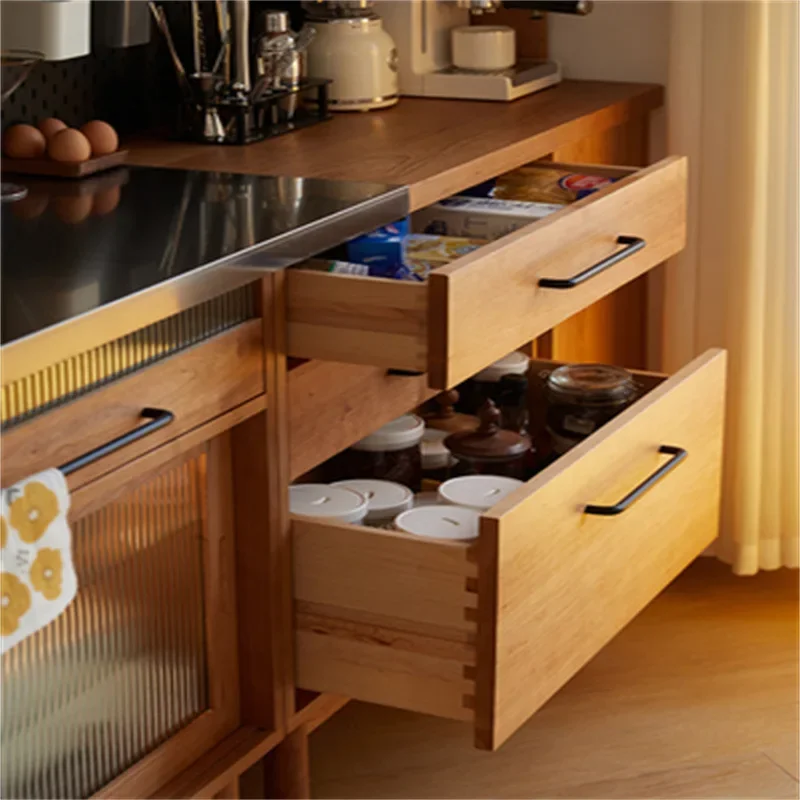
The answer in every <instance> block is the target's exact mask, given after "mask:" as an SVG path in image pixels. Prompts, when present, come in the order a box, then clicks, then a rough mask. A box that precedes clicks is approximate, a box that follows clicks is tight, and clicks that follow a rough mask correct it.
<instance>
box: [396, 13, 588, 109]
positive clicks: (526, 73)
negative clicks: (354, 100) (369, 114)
mask: <svg viewBox="0 0 800 800" xmlns="http://www.w3.org/2000/svg"><path fill="white" fill-rule="evenodd" d="M501 5H502V6H503V7H505V8H526V9H528V10H530V11H531V12H532V13H534V14H536V13H541V12H542V11H556V12H561V13H571V14H587V13H589V11H591V7H592V3H591V2H588V0H543V1H542V2H536V0H530V1H529V2H526V0H518V1H517V2H514V0H505V1H504V2H502V3H501V2H500V0H384V2H381V3H380V11H381V17H382V18H383V23H384V27H385V29H386V31H387V33H389V34H390V35H391V37H392V38H393V39H394V42H395V44H396V46H397V52H398V83H399V89H400V94H401V95H412V96H419V97H446V98H460V99H465V100H504V101H508V100H516V99H517V98H518V97H522V96H524V95H527V94H531V93H532V92H538V91H539V90H541V89H545V88H547V87H548V86H553V85H554V84H556V83H559V82H560V80H561V68H560V66H559V64H558V63H557V62H555V61H534V60H525V59H517V58H516V44H515V32H514V29H513V28H510V27H507V26H503V25H485V24H483V25H470V19H471V16H472V15H475V14H491V13H492V12H493V11H495V10H496V9H497V8H498V7H500V6H501ZM484 21H485V20H484Z"/></svg>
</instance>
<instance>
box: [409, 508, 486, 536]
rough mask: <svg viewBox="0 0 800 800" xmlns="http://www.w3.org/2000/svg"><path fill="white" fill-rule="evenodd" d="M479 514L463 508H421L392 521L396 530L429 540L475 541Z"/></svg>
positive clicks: (471, 509)
mask: <svg viewBox="0 0 800 800" xmlns="http://www.w3.org/2000/svg"><path fill="white" fill-rule="evenodd" d="M479 520H480V514H479V513H478V512H477V511H476V510H475V509H474V508H464V507H463V506H443V505H437V506H421V507H420V508H412V509H411V510H410V511H404V512H403V513H402V514H400V516H399V517H397V519H396V520H395V521H394V526H395V528H397V529H398V530H401V531H405V532H406V533H413V534H415V535H416V536H425V537H427V538H429V539H477V538H478V522H479Z"/></svg>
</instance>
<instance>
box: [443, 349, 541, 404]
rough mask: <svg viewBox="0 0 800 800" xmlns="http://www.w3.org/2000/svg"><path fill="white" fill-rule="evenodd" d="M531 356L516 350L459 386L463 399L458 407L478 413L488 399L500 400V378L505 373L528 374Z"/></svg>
mask: <svg viewBox="0 0 800 800" xmlns="http://www.w3.org/2000/svg"><path fill="white" fill-rule="evenodd" d="M529 366H530V358H528V356H526V355H525V353H523V352H521V351H519V350H514V351H513V352H512V353H509V354H508V355H507V356H503V358H501V359H500V360H499V361H495V362H494V364H490V365H489V366H488V367H486V368H485V369H482V370H481V371H480V372H478V373H476V374H475V375H473V376H472V377H471V378H470V379H469V380H468V381H465V382H464V383H463V384H461V386H460V387H459V392H460V394H461V399H460V400H459V402H458V404H457V405H456V408H457V409H458V410H459V411H462V412H464V413H465V414H477V413H478V409H480V407H481V406H482V405H483V404H484V403H485V402H486V400H487V399H489V400H493V401H494V402H495V403H497V402H498V401H499V392H500V380H501V379H502V378H503V377H504V376H505V375H527V373H528V367H529Z"/></svg>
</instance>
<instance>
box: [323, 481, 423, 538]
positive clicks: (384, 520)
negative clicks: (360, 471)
mask: <svg viewBox="0 0 800 800" xmlns="http://www.w3.org/2000/svg"><path fill="white" fill-rule="evenodd" d="M332 485H333V486H339V487H342V488H344V489H352V490H353V491H355V492H358V493H359V494H360V495H361V496H362V497H364V498H366V501H367V514H366V516H365V517H364V524H365V525H372V526H375V527H384V526H386V525H388V524H389V523H391V522H392V521H393V520H394V518H395V517H396V516H397V515H398V514H402V513H403V511H407V510H408V509H409V508H411V507H412V506H413V505H414V493H413V492H412V491H411V489H409V488H408V487H407V486H403V484H401V483H395V482H394V481H381V480H376V479H375V478H352V479H350V480H345V481H337V482H336V483H334V484H332Z"/></svg>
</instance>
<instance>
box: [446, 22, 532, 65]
mask: <svg viewBox="0 0 800 800" xmlns="http://www.w3.org/2000/svg"><path fill="white" fill-rule="evenodd" d="M450 46H451V50H452V57H453V66H454V67H457V68H458V69H468V70H473V71H475V72H491V71H494V70H500V69H509V68H510V67H513V66H514V62H515V61H516V60H517V41H516V32H515V30H514V29H513V28H511V27H509V26H508V25H460V26H458V27H455V28H452V29H451V31H450Z"/></svg>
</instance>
